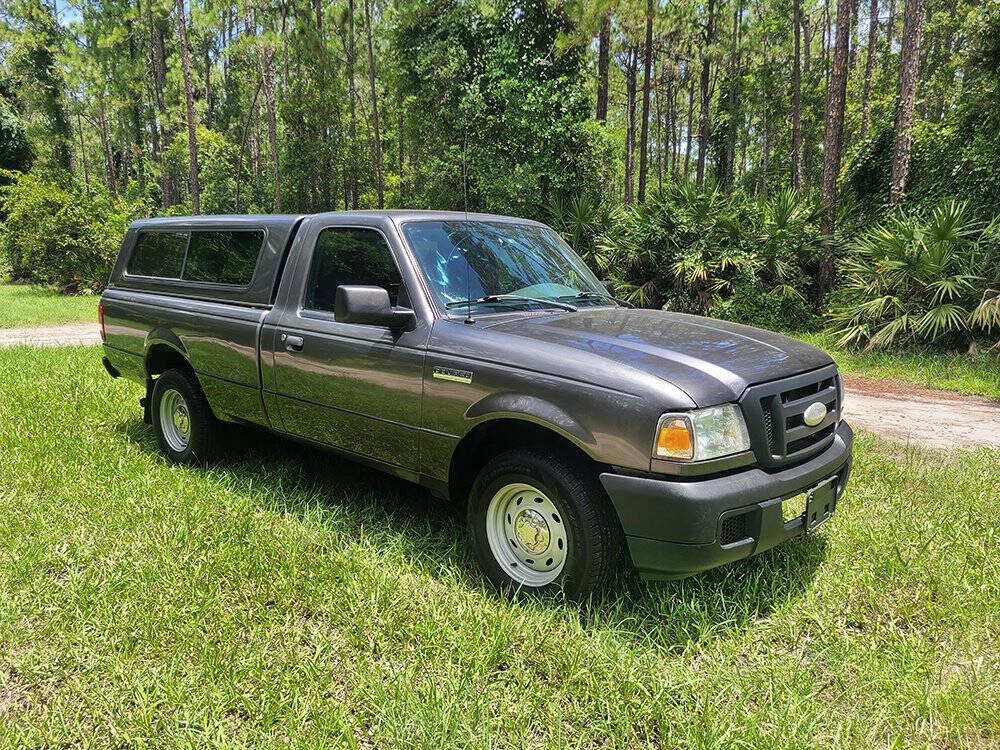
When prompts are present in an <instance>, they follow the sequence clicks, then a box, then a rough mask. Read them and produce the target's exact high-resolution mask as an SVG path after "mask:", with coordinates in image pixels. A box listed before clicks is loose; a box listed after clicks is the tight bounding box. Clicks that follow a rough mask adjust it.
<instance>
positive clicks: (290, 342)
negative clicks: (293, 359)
mask: <svg viewBox="0 0 1000 750" xmlns="http://www.w3.org/2000/svg"><path fill="white" fill-rule="evenodd" d="M281 341H282V343H284V345H285V350H286V351H289V352H301V351H302V345H303V344H305V341H304V340H303V338H302V337H301V336H289V335H288V334H287V333H283V334H281Z"/></svg>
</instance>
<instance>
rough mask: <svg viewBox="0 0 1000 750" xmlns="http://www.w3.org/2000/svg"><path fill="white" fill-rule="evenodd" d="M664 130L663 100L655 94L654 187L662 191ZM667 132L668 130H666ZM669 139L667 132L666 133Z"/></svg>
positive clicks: (668, 112)
mask: <svg viewBox="0 0 1000 750" xmlns="http://www.w3.org/2000/svg"><path fill="white" fill-rule="evenodd" d="M670 87H671V84H670V81H667V101H668V102H669V101H670ZM669 124H670V108H669V105H668V107H667V125H668V126H669ZM664 130H666V128H665V127H664V124H663V102H662V101H661V97H660V95H659V94H657V95H656V187H657V190H658V191H659V192H660V193H662V192H663V158H664V153H665V151H666V149H665V148H664V145H663V131H664ZM668 132H669V131H668ZM667 138H668V139H669V138H670V136H669V134H668V135H667Z"/></svg>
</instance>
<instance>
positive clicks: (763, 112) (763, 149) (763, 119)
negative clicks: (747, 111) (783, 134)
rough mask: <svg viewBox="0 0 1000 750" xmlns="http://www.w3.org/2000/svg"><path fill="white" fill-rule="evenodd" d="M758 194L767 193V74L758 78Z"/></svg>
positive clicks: (768, 146) (768, 136)
mask: <svg viewBox="0 0 1000 750" xmlns="http://www.w3.org/2000/svg"><path fill="white" fill-rule="evenodd" d="M764 67H765V68H766V67H767V55H766V54H765V55H764ZM760 94H761V96H760V104H761V108H760V194H761V195H763V196H766V195H767V191H768V184H767V172H768V169H769V167H770V161H771V137H770V136H771V134H770V132H769V131H768V126H767V105H768V91H767V76H761V79H760Z"/></svg>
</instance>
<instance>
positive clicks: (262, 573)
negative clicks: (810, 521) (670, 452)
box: [0, 348, 1000, 748]
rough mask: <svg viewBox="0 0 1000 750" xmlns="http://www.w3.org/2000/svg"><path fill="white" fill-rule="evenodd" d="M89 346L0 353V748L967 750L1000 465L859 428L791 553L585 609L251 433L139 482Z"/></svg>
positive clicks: (630, 589)
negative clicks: (821, 523) (499, 571)
mask: <svg viewBox="0 0 1000 750" xmlns="http://www.w3.org/2000/svg"><path fill="white" fill-rule="evenodd" d="M139 395H140V394H139V392H138V390H137V389H136V388H135V387H133V386H131V385H129V384H126V383H124V382H122V381H112V380H111V379H110V378H109V377H108V376H107V375H106V374H105V373H104V372H103V370H102V369H101V366H100V362H99V350H98V349H97V348H78V349H48V350H31V349H24V348H21V349H14V350H10V351H8V352H7V353H5V354H4V355H3V356H2V357H0V446H2V448H0V451H2V455H3V458H2V460H0V540H3V543H2V545H0V746H5V747H16V746H29V747H39V746H69V745H74V746H75V745H79V746H88V747H91V746H112V745H113V746H118V747H123V746H129V747H147V746H157V747H164V746H170V747H178V746H186V747H204V746H224V747H242V746H253V747H258V748H261V747H265V748H266V747H279V746H280V747H287V746H289V745H294V746H310V747H400V746H406V747H428V748H439V747H473V748H484V747H488V746H489V747H511V748H547V747H553V746H572V747H595V746H602V747H603V746H609V747H620V748H637V747H657V748H663V747H726V748H729V747H755V748H756V747H787V748H813V747H815V748H828V747H856V748H870V747H970V748H985V747H996V746H997V743H998V742H1000V554H998V550H1000V512H998V506H997V497H998V495H1000V455H998V454H997V453H995V452H994V453H990V452H979V453H974V454H973V453H959V454H955V455H954V456H952V457H950V458H942V457H940V456H936V455H931V454H922V453H918V452H915V451H914V450H909V451H907V450H905V449H903V448H901V447H896V446H891V445H888V444H884V443H881V442H878V441H876V440H875V439H873V438H870V437H865V436H862V437H861V438H860V439H859V441H858V444H857V448H856V453H855V455H856V461H855V472H854V477H853V479H852V487H851V489H850V491H849V492H848V494H847V496H846V497H845V499H844V500H843V502H842V504H841V507H840V509H839V513H838V515H837V517H836V518H835V519H834V520H833V521H832V522H831V523H830V524H828V525H827V526H826V527H824V529H823V530H822V531H821V532H819V533H818V534H817V535H815V536H813V537H810V538H808V539H806V540H802V541H799V542H795V543H791V544H787V545H784V546H783V547H780V548H778V549H777V550H775V551H773V552H771V553H768V554H765V555H763V556H761V557H760V558H757V559H755V560H752V561H748V562H744V563H740V564H737V565H733V566H730V567H727V568H724V569H721V570H717V571H714V572H711V573H709V574H705V575H701V576H699V577H696V578H693V579H688V580H686V581H682V582H674V583H666V584H642V583H636V582H628V583H627V585H626V586H625V587H624V590H623V591H622V592H620V593H618V594H617V595H614V596H610V597H608V598H606V600H604V601H602V602H600V603H598V604H596V605H593V606H591V607H589V608H580V607H576V606H568V605H561V604H557V603H552V602H547V603H546V602H529V603H512V602H508V601H505V600H503V599H501V598H499V597H498V596H496V595H494V594H493V593H491V592H490V591H488V590H486V589H485V588H484V586H483V583H482V580H481V578H480V577H479V575H478V574H477V572H476V571H475V568H474V565H473V563H472V559H471V555H470V553H469V550H468V548H467V546H466V542H465V537H464V533H463V519H462V514H461V512H460V511H458V510H456V509H455V508H454V507H452V506H449V505H447V504H443V503H441V502H439V501H434V500H432V499H430V498H429V497H428V496H427V495H426V494H425V493H423V492H422V491H421V490H418V489H415V488H413V487H410V486H409V485H406V484H404V483H401V482H398V481H396V480H393V479H389V478H386V477H383V476H381V475H379V474H377V473H374V472H371V471H368V470H366V469H361V468H358V467H356V466H354V465H352V464H348V463H345V462H342V461H340V460H338V459H335V458H331V457H330V456H328V455H326V454H323V453H320V452H316V451H311V450H306V449H303V448H301V447H296V446H291V445H288V444H285V443H284V442H283V441H281V440H279V439H277V438H274V439H272V438H268V437H264V438H262V439H259V440H255V441H253V442H254V443H255V447H254V449H253V451H252V452H251V453H248V454H246V455H244V456H243V457H242V458H233V459H230V460H229V461H227V462H226V463H224V464H223V465H222V466H220V467H219V468H215V469H213V470H210V471H199V470H194V469H189V468H179V467H176V466H171V465H168V464H167V463H166V462H165V461H164V460H163V459H162V458H161V457H160V455H159V454H158V453H157V451H156V447H155V442H154V439H153V435H152V432H151V430H150V429H149V428H147V427H146V426H145V425H143V424H142V422H141V419H140V414H139V409H138V403H137V399H138V397H139Z"/></svg>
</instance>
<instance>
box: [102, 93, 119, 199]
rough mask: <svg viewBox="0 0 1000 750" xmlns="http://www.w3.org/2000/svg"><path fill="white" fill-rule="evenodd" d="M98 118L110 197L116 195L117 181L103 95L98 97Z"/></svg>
mask: <svg viewBox="0 0 1000 750" xmlns="http://www.w3.org/2000/svg"><path fill="white" fill-rule="evenodd" d="M98 118H99V122H100V125H101V146H102V147H103V149H104V169H105V171H106V172H107V174H108V192H109V193H111V194H112V195H116V194H117V193H118V185H117V180H116V179H115V154H114V149H112V147H111V134H110V132H109V131H108V113H107V109H106V108H105V106H104V95H103V94H101V97H100V107H99V109H98Z"/></svg>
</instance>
